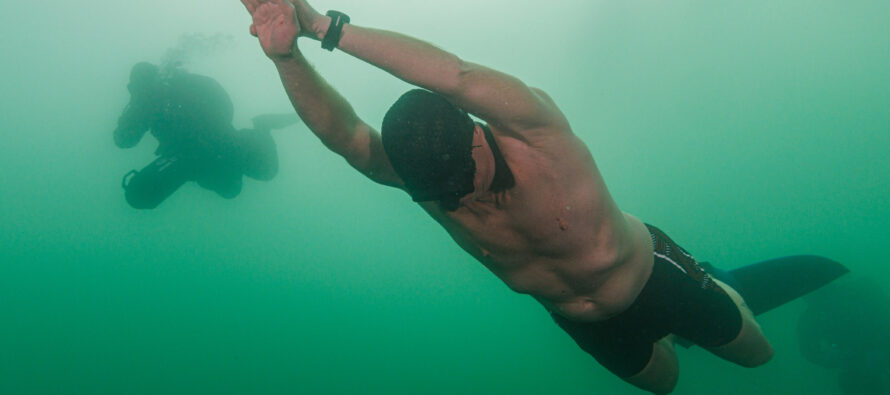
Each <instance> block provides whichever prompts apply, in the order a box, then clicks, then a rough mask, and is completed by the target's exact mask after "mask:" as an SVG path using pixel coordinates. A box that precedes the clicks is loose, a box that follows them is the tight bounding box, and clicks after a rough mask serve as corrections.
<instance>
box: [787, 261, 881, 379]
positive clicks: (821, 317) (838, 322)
mask: <svg viewBox="0 0 890 395" xmlns="http://www.w3.org/2000/svg"><path fill="white" fill-rule="evenodd" d="M849 280H850V281H842V282H838V283H836V284H832V286H830V287H826V288H825V289H823V290H822V291H821V292H819V293H816V294H813V295H812V296H811V297H810V298H808V306H807V308H806V310H804V312H803V313H801V315H800V318H799V321H798V327H797V334H798V342H799V345H800V352H801V354H802V355H803V357H804V358H806V359H807V360H808V361H810V362H812V363H814V364H816V365H819V366H822V367H824V368H829V369H836V370H838V386H839V388H840V390H841V393H843V394H845V395H846V394H890V339H888V338H887V333H890V297H888V296H887V293H886V292H885V291H884V290H883V289H881V286H880V285H879V284H878V283H877V282H872V281H869V280H868V279H865V278H853V279H849Z"/></svg>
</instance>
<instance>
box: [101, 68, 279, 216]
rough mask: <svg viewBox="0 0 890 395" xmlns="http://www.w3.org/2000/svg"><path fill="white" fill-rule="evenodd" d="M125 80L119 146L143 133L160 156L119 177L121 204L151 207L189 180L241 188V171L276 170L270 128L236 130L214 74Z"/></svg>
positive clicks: (231, 190)
mask: <svg viewBox="0 0 890 395" xmlns="http://www.w3.org/2000/svg"><path fill="white" fill-rule="evenodd" d="M134 85H136V82H134V81H133V80H132V79H131V86H130V91H131V99H130V103H129V104H128V105H127V107H126V109H125V110H124V112H123V114H122V115H121V117H120V120H119V121H118V127H117V129H116V130H115V131H114V140H115V143H116V144H117V145H118V146H119V147H121V148H129V147H133V146H135V145H136V144H138V143H139V140H141V139H142V136H143V135H144V134H145V132H146V131H149V130H150V131H151V134H152V135H153V136H154V137H155V138H157V140H158V143H159V144H158V148H157V150H156V151H155V154H157V155H158V158H157V159H156V160H155V161H154V162H152V163H151V164H149V165H148V166H146V167H145V168H144V169H142V170H140V171H132V172H130V173H129V174H128V175H127V176H125V177H124V181H123V186H124V190H125V196H126V199H127V202H128V203H129V204H130V205H131V206H133V207H134V208H137V209H152V208H155V207H157V206H158V205H159V204H160V203H161V202H163V201H164V200H165V199H166V198H167V197H169V196H170V195H171V194H173V192H175V191H176V190H177V189H178V188H179V187H180V186H182V185H183V184H184V183H186V182H187V181H195V182H197V183H198V185H200V186H201V187H203V188H206V189H209V190H212V191H215V192H216V193H217V194H219V195H220V196H222V197H224V198H234V197H235V196H237V195H238V194H239V193H240V192H241V185H242V181H241V177H242V176H243V175H246V176H248V177H251V178H255V179H259V180H269V179H271V178H273V177H274V176H275V174H276V173H277V171H278V156H277V153H276V149H275V142H274V141H273V140H272V137H271V135H270V134H269V130H257V129H250V130H241V131H236V130H235V129H234V127H233V126H232V117H233V112H234V111H233V106H232V101H231V99H229V96H228V94H226V92H225V90H224V89H223V88H222V86H220V84H219V83H217V82H216V81H215V80H213V79H211V78H209V77H205V76H200V75H196V74H191V73H187V72H184V71H176V72H173V73H170V75H169V76H167V77H164V78H156V79H153V80H152V82H151V83H150V84H149V85H150V87H148V88H146V87H145V84H143V85H142V86H141V87H140V88H139V89H135V88H134V87H133V86H134Z"/></svg>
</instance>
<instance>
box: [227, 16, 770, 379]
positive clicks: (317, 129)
mask: <svg viewBox="0 0 890 395" xmlns="http://www.w3.org/2000/svg"><path fill="white" fill-rule="evenodd" d="M242 3H244V5H245V6H246V7H247V10H248V11H249V12H250V14H251V15H252V16H253V24H252V25H251V33H252V34H254V35H256V36H257V37H258V38H259V41H260V43H261V45H262V48H263V50H264V52H265V53H266V55H267V56H268V57H269V58H270V59H271V60H272V61H273V63H274V64H275V66H276V67H277V69H278V72H279V74H280V76H281V80H282V82H283V84H284V87H285V90H286V91H287V93H288V95H289V96H290V99H291V101H292V103H293V105H294V108H296V110H297V112H298V113H299V115H300V117H301V118H302V119H303V121H304V122H305V123H306V125H308V126H309V128H310V129H311V130H312V131H313V133H315V134H316V135H317V136H318V137H319V138H320V139H321V141H322V142H323V143H324V144H325V146H327V147H328V148H329V149H331V150H332V151H334V152H336V153H337V154H339V155H341V156H343V157H344V158H345V159H346V160H347V162H349V164H350V165H352V166H353V167H354V168H355V169H356V170H358V171H360V172H362V173H363V174H364V175H366V176H367V177H368V178H370V179H371V180H373V181H375V182H378V183H380V184H383V185H388V186H392V187H396V188H400V189H403V190H405V191H406V192H408V194H410V195H411V196H412V198H413V199H414V201H416V202H418V204H419V205H420V206H421V207H422V208H423V209H424V210H426V212H427V213H428V214H429V215H430V216H432V217H433V218H434V219H435V220H436V221H438V222H439V223H440V224H441V225H442V226H443V227H444V228H445V230H447V231H448V233H449V234H450V235H451V237H452V238H453V239H454V240H455V241H456V242H457V243H458V244H459V245H460V246H461V247H462V248H463V249H464V250H466V251H467V252H468V253H470V254H471V255H472V256H473V257H475V258H476V259H477V260H479V262H481V263H482V264H484V265H485V266H486V267H487V268H488V269H489V270H491V272H492V273H494V274H495V275H496V276H498V277H499V278H500V279H501V280H503V281H504V283H506V284H507V285H508V286H509V287H510V288H511V289H513V290H514V291H516V292H519V293H523V294H528V295H531V296H533V297H534V298H535V299H536V300H538V301H539V302H540V303H541V304H543V305H544V306H545V307H546V308H547V309H548V310H549V311H550V312H551V314H552V315H553V317H554V319H555V320H556V321H557V323H559V325H560V326H562V327H563V329H565V330H566V331H567V332H568V333H569V334H570V335H571V336H572V337H573V338H574V339H575V341H576V342H577V343H578V344H579V346H581V347H582V348H583V349H584V350H585V351H587V352H588V353H590V354H591V355H593V356H594V357H595V358H596V359H597V360H598V361H599V362H600V363H601V364H603V365H604V366H605V367H606V368H607V369H609V370H610V371H612V372H613V373H615V374H616V375H618V376H619V377H621V378H622V379H624V380H626V381H627V382H629V383H631V384H633V385H636V386H638V387H640V388H642V389H645V390H648V391H652V392H656V393H667V392H670V391H671V390H672V389H673V388H674V386H675V385H676V382H677V377H678V367H677V358H676V355H675V353H674V349H673V343H672V341H671V339H672V334H676V335H678V336H682V337H684V338H686V339H689V340H691V341H693V342H695V343H696V344H698V345H700V346H702V347H705V348H707V349H708V350H710V351H711V352H713V353H714V354H716V355H718V356H720V357H722V358H725V359H727V360H729V361H732V362H735V363H738V364H740V365H743V366H757V365H761V364H763V363H765V362H767V361H768V360H769V359H770V358H771V357H772V348H771V346H770V344H769V343H768V342H767V340H766V339H765V338H764V336H763V334H762V333H761V331H760V328H759V326H758V325H757V323H756V322H755V321H754V319H753V316H752V315H751V314H750V312H749V311H748V310H747V308H746V307H745V306H744V303H743V302H742V299H741V297H740V296H738V294H737V293H736V292H735V291H734V290H732V289H731V288H729V287H728V286H726V285H725V284H722V283H719V282H717V281H716V280H714V279H713V278H712V277H710V276H709V275H708V274H706V273H705V272H704V271H702V269H701V268H700V267H699V266H698V264H697V263H696V262H695V260H693V259H692V257H691V256H689V255H688V254H687V253H686V252H685V251H684V250H683V249H682V248H680V247H679V246H678V245H677V244H675V243H674V242H673V241H671V240H670V238H668V236H666V235H665V234H664V233H662V232H661V231H659V230H658V229H657V228H655V227H652V226H649V225H646V224H644V223H643V222H641V221H640V220H639V219H637V218H635V217H634V216H632V215H630V214H627V213H624V212H622V211H621V210H620V209H619V207H618V205H617V204H616V203H615V201H614V200H613V199H612V197H611V195H610V194H609V191H608V190H607V188H606V184H605V182H604V181H603V178H602V176H601V175H600V173H599V171H598V169H597V167H596V164H595V163H594V160H593V157H592V156H591V154H590V152H589V151H588V149H587V147H586V146H585V145H584V143H583V142H582V141H581V140H580V139H579V138H578V137H577V136H575V134H574V133H573V132H572V128H571V126H570V124H569V121H568V120H567V119H566V118H565V116H564V115H563V114H562V112H561V111H560V109H559V108H558V107H557V106H556V104H555V103H554V102H553V100H552V99H551V98H550V97H549V96H547V94H546V93H544V92H543V91H541V90H539V89H536V88H530V87H528V86H526V85H525V84H524V83H523V82H522V81H520V80H518V79H516V78H515V77H512V76H510V75H507V74H504V73H501V72H498V71H495V70H492V69H489V68H486V67H484V66H481V65H478V64H474V63H470V62H467V61H464V60H462V59H460V58H458V57H457V56H455V55H454V54H451V53H448V52H446V51H443V50H441V49H439V48H437V47H435V46H433V45H430V44H428V43H426V42H423V41H420V40H417V39H414V38H411V37H408V36H405V35H402V34H398V33H394V32H389V31H382V30H376V29H370V28H364V27H359V26H356V25H352V24H349V23H347V22H348V18H347V17H345V15H343V14H336V13H335V14H331V15H332V16H325V15H322V14H320V13H318V12H316V11H315V10H314V9H312V8H311V7H310V6H309V4H308V3H307V2H306V1H303V0H292V1H288V0H242ZM329 14H330V13H329ZM301 36H302V37H307V38H311V39H316V40H321V41H322V44H323V46H324V47H326V48H328V49H333V48H334V47H336V48H339V49H340V50H342V51H343V52H345V53H347V54H349V55H352V56H354V57H356V58H359V59H361V60H363V61H365V62H367V63H370V64H371V65H374V66H377V67H379V68H381V69H383V70H385V71H387V72H389V73H390V74H392V75H393V76H395V77H397V78H400V79H402V80H404V81H407V82H409V83H411V84H413V85H416V86H418V87H420V88H423V89H418V90H413V91H410V92H408V93H406V94H405V95H404V96H402V97H401V98H400V99H399V100H398V101H397V102H396V103H395V104H394V105H393V106H392V108H391V109H390V110H389V111H388V112H387V114H386V116H385V118H384V121H383V127H382V128H381V130H382V133H378V132H377V131H376V130H375V129H374V128H373V127H371V126H370V125H368V124H367V123H365V122H363V121H362V120H361V119H359V118H358V116H357V115H356V114H355V112H354V111H353V109H352V107H351V106H350V104H349V103H348V102H347V101H346V100H345V99H344V98H343V97H342V96H340V94H339V93H337V92H336V91H335V90H334V89H333V88H332V87H331V86H330V85H328V84H327V83H326V82H325V80H324V79H322V77H321V76H319V74H318V73H317V72H316V71H315V70H314V69H313V68H312V67H311V66H310V64H309V62H308V61H307V60H306V58H305V57H304V56H303V55H302V53H301V52H300V49H299V47H298V45H297V38H298V37H301ZM300 42H301V43H302V41H300ZM468 114H472V115H474V116H476V117H477V118H479V119H481V120H483V121H484V122H485V123H484V124H482V123H474V122H473V120H472V118H470V116H469V115H468Z"/></svg>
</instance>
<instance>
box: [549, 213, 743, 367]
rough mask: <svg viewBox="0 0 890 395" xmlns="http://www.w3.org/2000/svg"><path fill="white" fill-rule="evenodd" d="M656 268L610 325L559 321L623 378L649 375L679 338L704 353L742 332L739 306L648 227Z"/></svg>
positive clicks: (683, 252) (689, 258)
mask: <svg viewBox="0 0 890 395" xmlns="http://www.w3.org/2000/svg"><path fill="white" fill-rule="evenodd" d="M646 226H647V227H648V228H649V233H650V234H651V236H652V243H653V245H654V246H655V251H654V259H655V264H654V266H653V268H652V275H651V276H650V277H649V280H647V282H646V285H645V286H644V287H643V289H642V291H641V292H640V294H639V295H638V296H637V298H636V300H635V301H634V302H633V304H631V306H630V307H629V308H628V309H627V310H625V311H624V312H621V313H619V314H618V315H615V316H613V317H611V318H609V319H607V320H605V321H599V322H576V321H571V320H568V319H566V318H564V317H562V316H559V315H556V314H553V319H554V320H556V322H557V324H559V326H560V327H562V329H563V330H565V331H566V332H567V333H568V334H569V335H570V336H571V337H572V339H574V340H575V342H576V343H578V346H580V347H581V348H582V349H583V350H584V351H586V352H587V353H588V354H590V355H592V356H593V357H594V358H596V360H597V361H598V362H599V363H600V364H602V365H603V366H604V367H605V368H606V369H609V371H611V372H612V373H614V374H616V375H618V376H619V377H630V376H633V375H635V374H637V373H639V372H641V371H642V370H643V368H645V367H646V364H647V363H649V358H650V357H651V356H652V351H653V346H654V344H655V342H657V341H658V340H660V339H661V338H663V337H665V336H667V335H668V334H671V333H673V334H676V335H678V336H680V337H683V338H685V339H687V340H690V341H692V342H694V343H696V344H698V345H700V346H703V347H716V346H721V345H725V344H727V343H729V342H730V341H732V340H734V339H735V338H736V337H737V336H738V334H739V332H740V331H741V329H742V316H741V314H740V312H739V310H738V308H737V307H736V305H735V303H734V302H733V301H732V299H731V298H730V297H729V295H727V294H726V292H724V291H723V289H721V288H720V287H719V286H718V285H717V284H715V283H714V280H713V279H712V278H711V276H710V275H709V274H708V273H706V272H705V271H704V270H703V269H702V268H701V266H699V265H698V263H697V262H696V261H695V259H694V258H693V257H692V256H691V255H690V254H689V253H687V252H686V250H684V249H683V248H682V247H680V246H679V245H677V244H676V243H674V242H673V240H671V239H670V238H669V237H668V236H667V235H666V234H664V232H662V231H661V230H659V229H658V228H656V227H654V226H651V225H646Z"/></svg>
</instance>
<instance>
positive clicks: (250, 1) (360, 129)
mask: <svg viewBox="0 0 890 395" xmlns="http://www.w3.org/2000/svg"><path fill="white" fill-rule="evenodd" d="M242 3H244V5H245V6H246V7H247V10H248V11H249V12H250V14H251V15H252V16H253V24H252V25H251V27H250V31H251V33H252V34H253V35H255V36H257V37H258V38H259V40H260V44H261V45H262V47H263V51H264V52H265V53H266V55H267V56H268V57H269V58H270V59H272V61H273V62H274V63H275V67H277V68H278V73H279V74H280V76H281V81H282V83H283V84H284V88H285V90H286V91H287V94H288V96H289V97H290V100H291V103H292V104H293V106H294V108H295V109H296V110H297V113H298V114H299V115H300V118H301V119H303V122H304V123H305V124H306V126H308V127H309V129H310V130H312V132H313V133H314V134H315V135H316V136H318V138H319V139H321V141H322V142H323V143H324V144H325V146H327V147H328V148H329V149H330V150H332V151H334V152H336V153H337V154H340V155H341V156H343V157H344V158H345V159H346V160H347V162H349V164H350V165H352V166H353V167H354V168H355V169H356V170H358V171H360V172H361V173H363V174H365V175H366V176H367V177H368V178H370V179H372V180H374V181H376V182H378V183H381V184H384V185H389V186H394V187H398V188H401V187H402V186H403V182H402V181H401V179H400V178H399V176H398V175H396V173H395V171H394V170H393V169H392V166H391V165H390V164H389V160H388V159H387V157H386V153H385V152H384V150H383V143H382V141H381V139H380V133H378V132H377V131H376V130H374V128H372V127H371V126H369V125H368V124H367V123H365V122H364V121H362V120H361V119H360V118H359V117H358V115H356V113H355V111H354V110H353V108H352V106H351V105H350V104H349V102H348V101H346V99H344V98H343V96H341V95H340V94H339V93H338V92H337V91H336V90H335V89H334V88H333V87H331V86H330V85H329V84H328V83H327V81H325V80H324V78H322V77H321V75H319V74H318V72H316V71H315V70H314V69H313V68H312V66H311V65H310V64H309V62H308V61H307V60H306V58H305V57H304V56H303V54H302V53H301V52H300V49H299V48H298V47H297V45H296V38H297V36H298V35H300V34H301V28H300V23H299V22H298V21H297V19H296V14H295V12H294V8H293V6H292V5H291V3H289V2H288V1H286V0H272V1H258V0H242Z"/></svg>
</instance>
